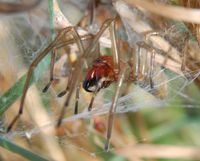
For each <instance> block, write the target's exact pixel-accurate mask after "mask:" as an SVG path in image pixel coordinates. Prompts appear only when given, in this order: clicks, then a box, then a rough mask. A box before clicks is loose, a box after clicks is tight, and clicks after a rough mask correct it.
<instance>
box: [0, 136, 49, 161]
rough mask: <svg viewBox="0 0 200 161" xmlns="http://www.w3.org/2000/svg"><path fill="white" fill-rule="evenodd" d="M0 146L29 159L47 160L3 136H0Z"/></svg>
mask: <svg viewBox="0 0 200 161" xmlns="http://www.w3.org/2000/svg"><path fill="white" fill-rule="evenodd" d="M0 146H1V147H3V148H4V149H7V150H9V151H11V152H14V153H17V154H19V155H21V156H23V157H24V158H27V159H29V160H33V161H35V160H37V161H47V159H44V158H42V157H41V156H39V155H37V154H35V153H32V152H31V151H28V150H26V149H24V148H22V147H20V146H18V145H16V144H14V143H12V142H10V141H8V140H7V139H5V138H2V137H1V136H0Z"/></svg>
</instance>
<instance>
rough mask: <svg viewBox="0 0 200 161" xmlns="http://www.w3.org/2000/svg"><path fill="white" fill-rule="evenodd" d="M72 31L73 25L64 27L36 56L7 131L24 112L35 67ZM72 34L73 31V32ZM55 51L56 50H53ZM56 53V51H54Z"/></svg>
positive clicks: (78, 42) (79, 42)
mask: <svg viewBox="0 0 200 161" xmlns="http://www.w3.org/2000/svg"><path fill="white" fill-rule="evenodd" d="M72 31H74V28H73V27H67V28H65V29H63V30H62V31H61V32H60V33H59V34H58V35H57V37H56V38H55V39H54V41H52V42H51V43H50V44H49V45H48V47H47V48H45V49H44V50H43V51H42V52H41V53H39V54H38V56H37V57H36V58H35V60H34V61H33V62H32V63H31V65H30V67H29V70H28V74H27V77H26V81H25V85H24V89H23V93H22V97H21V102H20V107H19V111H18V114H17V115H16V116H15V117H14V119H13V120H12V121H11V123H10V124H9V126H8V128H7V132H9V131H10V130H11V129H12V127H13V125H14V124H15V123H16V121H17V120H18V119H19V117H20V116H21V115H22V113H23V107H24V101H25V97H26V94H27V91H28V88H29V85H30V81H31V78H32V75H33V71H34V69H35V68H36V67H37V65H38V64H39V63H40V61H41V60H42V59H43V58H44V57H45V56H46V55H47V54H48V53H50V52H51V51H52V50H53V49H54V48H55V47H56V46H57V45H60V40H62V38H63V36H65V35H66V34H67V33H68V34H69V33H71V32H72ZM71 34H72V33H71ZM72 36H74V37H75V39H76V41H77V44H78V46H79V48H80V49H81V51H82V52H83V48H82V47H81V45H82V44H81V41H80V39H78V38H77V35H76V33H73V34H72ZM53 53H54V52H53ZM54 54H55V53H54ZM54 57H55V56H52V61H51V73H52V74H51V75H52V76H53V64H54ZM49 86H50V85H49Z"/></svg>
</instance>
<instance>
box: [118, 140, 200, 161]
mask: <svg viewBox="0 0 200 161" xmlns="http://www.w3.org/2000/svg"><path fill="white" fill-rule="evenodd" d="M117 152H118V153H119V154H121V155H123V156H125V157H127V158H129V159H130V160H132V158H134V157H135V156H137V157H140V158H168V159H192V160H197V159H200V156H199V154H200V148H195V147H183V146H173V145H152V144H137V145H134V146H131V147H130V146H128V147H127V146H126V147H125V148H122V149H118V150H117Z"/></svg>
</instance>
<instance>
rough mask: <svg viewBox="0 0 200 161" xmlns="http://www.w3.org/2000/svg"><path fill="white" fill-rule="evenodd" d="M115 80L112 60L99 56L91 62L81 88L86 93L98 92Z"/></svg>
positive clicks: (108, 57)
mask: <svg viewBox="0 0 200 161" xmlns="http://www.w3.org/2000/svg"><path fill="white" fill-rule="evenodd" d="M114 80H115V73H114V70H113V60H112V57H111V56H101V57H99V58H97V59H96V60H95V61H94V62H93V66H92V68H91V69H89V70H88V72H87V75H86V78H85V80H84V82H83V88H84V89H85V90H86V91H87V92H95V90H97V91H99V90H100V89H101V88H106V87H108V86H109V85H110V84H111V83H112V82H113V81H114Z"/></svg>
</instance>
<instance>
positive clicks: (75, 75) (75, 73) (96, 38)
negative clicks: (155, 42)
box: [57, 19, 114, 127]
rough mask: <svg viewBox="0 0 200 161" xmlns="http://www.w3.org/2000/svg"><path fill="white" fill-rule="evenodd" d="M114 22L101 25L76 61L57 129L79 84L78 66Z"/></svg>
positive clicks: (109, 20) (110, 20) (79, 73)
mask: <svg viewBox="0 0 200 161" xmlns="http://www.w3.org/2000/svg"><path fill="white" fill-rule="evenodd" d="M112 21H114V19H108V20H106V21H105V22H104V23H103V25H102V26H101V28H100V30H99V32H98V33H97V34H96V35H95V36H94V39H93V41H92V42H91V44H90V45H89V46H88V47H87V48H86V49H85V51H84V52H83V54H82V55H81V56H80V58H79V59H78V61H77V62H76V65H75V69H74V71H73V73H72V79H71V80H72V81H71V83H70V88H69V92H68V95H67V98H66V101H65V103H64V106H63V108H62V110H61V113H60V116H59V118H58V122H57V127H59V126H60V125H61V123H62V118H63V116H64V114H65V112H66V108H67V107H68V105H69V102H70V99H71V96H72V93H73V91H74V89H75V87H76V84H77V83H78V82H80V78H81V77H80V76H81V71H82V70H81V69H80V65H82V64H83V63H84V60H85V58H87V56H88V55H90V53H91V52H92V49H93V48H94V47H95V46H96V44H97V43H98V41H99V38H100V37H101V35H102V34H103V33H104V31H105V30H106V29H107V28H108V27H109V26H110V23H111V22H112Z"/></svg>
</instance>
